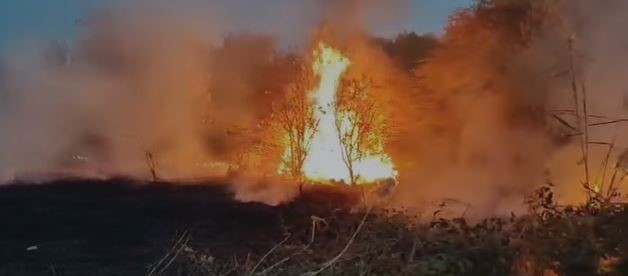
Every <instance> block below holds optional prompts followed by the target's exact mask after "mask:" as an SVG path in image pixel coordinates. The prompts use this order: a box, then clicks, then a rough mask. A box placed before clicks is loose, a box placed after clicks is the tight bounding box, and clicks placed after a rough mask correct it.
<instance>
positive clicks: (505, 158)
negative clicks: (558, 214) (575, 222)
mask: <svg viewBox="0 0 628 276" xmlns="http://www.w3.org/2000/svg"><path fill="white" fill-rule="evenodd" d="M497 2H499V1H497ZM555 2H556V3H558V4H556V3H552V1H545V3H548V4H550V5H548V7H551V9H547V10H542V13H543V12H544V13H545V14H544V15H543V16H545V17H546V21H545V22H544V24H542V25H540V26H539V29H538V32H535V33H533V35H532V36H531V37H532V39H531V41H529V42H525V43H524V44H525V45H524V46H513V45H512V44H509V43H510V42H508V41H509V39H510V37H509V36H508V35H504V31H503V29H500V28H506V31H507V32H506V34H508V33H509V32H512V30H508V29H507V27H496V25H490V24H485V22H478V21H475V20H473V19H471V20H468V21H465V20H467V19H469V17H468V16H469V13H462V14H460V15H459V18H457V19H458V20H459V21H456V22H455V23H456V24H453V23H452V25H451V26H450V28H449V29H448V31H447V33H446V34H445V36H444V38H443V41H442V43H443V47H441V49H439V50H437V51H436V53H435V54H434V56H433V57H432V59H431V60H429V61H428V62H427V63H426V64H425V65H424V66H422V67H421V68H419V70H418V71H417V77H418V78H420V80H419V81H418V82H419V85H420V92H419V98H423V99H422V100H421V102H423V103H424V104H425V105H426V107H423V108H422V111H423V114H421V117H422V118H417V120H416V123H417V126H416V127H415V128H413V129H414V130H415V133H413V135H411V136H412V137H413V140H414V141H415V143H414V144H412V143H411V142H406V144H405V145H406V146H407V148H406V149H407V150H408V151H407V152H408V154H413V155H414V156H415V159H414V160H415V164H414V165H413V166H410V167H409V168H408V169H407V171H406V172H401V185H400V187H399V189H398V193H397V195H396V199H397V202H398V203H399V204H400V205H403V206H406V207H417V210H419V211H422V212H424V214H425V216H427V217H430V216H432V215H433V214H434V211H436V210H439V209H442V210H441V211H440V212H437V213H438V214H439V215H443V214H447V215H453V216H460V215H464V216H466V217H467V218H477V217H483V216H486V215H507V214H509V213H510V212H511V211H515V212H521V211H525V208H526V205H525V203H524V202H525V198H526V196H530V195H532V194H533V191H534V190H535V189H536V188H539V187H540V186H542V185H545V184H547V183H552V184H553V185H555V191H556V192H557V193H558V195H559V196H560V197H559V201H562V202H564V203H581V202H583V201H584V200H585V198H586V193H585V189H583V183H584V181H585V178H584V164H583V161H582V151H581V147H580V144H579V139H580V138H579V135H578V132H579V131H574V130H572V129H569V127H568V126H566V125H565V122H566V124H568V125H571V126H572V127H574V128H577V124H576V122H577V120H576V118H575V116H574V113H573V112H571V113H570V110H571V111H573V110H574V109H575V105H574V101H573V96H572V95H573V92H572V90H571V79H572V78H571V74H570V70H571V69H570V60H571V59H570V55H571V54H573V60H574V63H575V65H574V67H575V68H574V69H575V70H574V71H575V72H576V79H577V81H578V85H577V86H578V89H582V86H583V85H584V86H585V87H586V91H587V97H586V102H587V105H588V114H589V115H594V117H591V118H590V120H589V124H592V123H597V122H604V121H611V120H613V119H622V118H626V117H627V116H628V114H627V112H626V105H625V101H624V100H623V99H624V98H625V97H626V94H625V93H626V88H627V85H628V83H626V81H625V78H622V77H621V74H622V72H624V71H625V68H624V67H625V65H624V64H623V63H622V62H621V60H622V59H623V57H624V56H625V48H624V47H625V45H626V36H625V35H624V34H622V29H623V28H624V27H623V26H625V24H624V23H625V21H626V19H625V18H626V12H627V11H628V9H627V6H626V3H624V2H621V3H619V2H612V3H611V2H603V3H600V2H591V1H555ZM532 3H535V2H532ZM540 3H541V1H539V2H537V4H540ZM541 5H542V4H541ZM502 12H508V9H504V10H502ZM465 16H466V17H465ZM513 16H517V15H516V14H515V15H513ZM461 22H464V23H461ZM521 26H525V24H524V23H520V22H517V28H522V27H521ZM515 32H516V31H515ZM570 38H571V39H573V40H572V42H573V48H574V50H573V51H570V46H569V40H570ZM580 91H581V90H580ZM579 93H581V92H579ZM579 106H580V107H579V108H580V112H581V114H580V115H581V116H583V113H582V112H583V111H582V110H583V108H582V97H581V98H580V103H579ZM555 116H559V117H560V118H561V120H560V121H559V120H557V119H556V117H555ZM598 116H603V117H605V118H599V117H598ZM626 130H627V129H626V128H625V127H622V126H621V125H618V124H613V125H604V126H593V127H590V128H589V141H590V142H591V143H590V145H589V154H588V155H589V160H588V164H589V175H590V177H589V182H590V184H591V185H595V184H599V183H601V182H602V180H603V179H605V181H606V182H609V179H610V178H611V175H612V173H613V171H614V168H613V167H614V165H615V164H616V163H617V161H618V157H619V155H620V154H622V153H623V152H624V151H625V149H626V145H625V139H626V136H625V135H626V134H628V132H627V131H626ZM613 141H614V142H615V144H614V149H613V151H612V152H611V155H610V160H609V161H608V163H609V164H608V170H607V171H606V172H604V171H603V170H602V168H603V167H604V160H605V156H606V154H607V152H608V145H604V144H600V143H610V142H613ZM410 149H414V150H412V151H411V150H410ZM404 158H408V159H412V158H413V157H411V156H406V157H404ZM620 161H621V160H620ZM620 163H621V162H620ZM619 167H621V166H619ZM619 167H618V171H619V172H620V173H619V175H622V170H623V169H622V168H619ZM606 185H608V184H606ZM603 192H604V191H603ZM441 203H445V205H442V204H441ZM443 206H446V207H443Z"/></svg>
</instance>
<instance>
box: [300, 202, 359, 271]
mask: <svg viewBox="0 0 628 276" xmlns="http://www.w3.org/2000/svg"><path fill="white" fill-rule="evenodd" d="M370 213H371V210H370V209H369V210H368V211H367V212H366V213H365V214H364V217H363V218H362V221H361V222H360V225H358V228H357V229H355V232H353V236H351V239H350V240H349V241H348V242H347V244H346V245H345V247H344V248H343V249H342V251H340V253H338V255H336V256H335V257H334V258H332V259H331V260H329V261H327V262H325V263H324V264H323V266H322V267H321V268H320V269H318V270H316V271H312V272H307V273H304V274H303V276H315V275H318V274H319V273H321V272H323V271H324V270H325V269H327V268H329V267H330V266H332V265H333V264H334V263H336V262H337V261H338V260H339V259H340V258H341V257H342V256H343V255H344V254H345V253H346V252H347V250H348V249H349V247H350V246H351V244H353V241H354V240H355V238H356V237H357V236H358V233H360V230H362V227H363V226H364V222H366V218H367V217H368V216H369V214H370Z"/></svg>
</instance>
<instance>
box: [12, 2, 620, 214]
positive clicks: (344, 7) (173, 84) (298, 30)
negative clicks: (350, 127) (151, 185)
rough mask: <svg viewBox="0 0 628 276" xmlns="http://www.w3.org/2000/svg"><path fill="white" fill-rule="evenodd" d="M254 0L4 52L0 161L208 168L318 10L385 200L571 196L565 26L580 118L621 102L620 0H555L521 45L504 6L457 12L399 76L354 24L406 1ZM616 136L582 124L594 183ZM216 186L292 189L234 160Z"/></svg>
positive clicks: (260, 196) (120, 13)
mask: <svg viewBox="0 0 628 276" xmlns="http://www.w3.org/2000/svg"><path fill="white" fill-rule="evenodd" d="M252 2H253V1H252V0H238V1H214V2H212V3H211V4H207V3H204V2H201V1H198V2H197V1H186V2H185V3H178V4H177V5H173V4H168V3H167V2H165V1H164V2H151V3H148V1H141V2H136V3H133V4H131V5H125V6H111V7H108V8H103V9H100V10H98V11H95V12H94V13H93V14H92V15H91V16H90V17H89V18H88V20H85V21H84V22H83V27H82V28H83V29H82V32H81V35H80V37H79V38H78V39H77V40H76V42H75V43H73V44H71V45H69V46H66V45H54V47H49V48H47V50H46V51H45V52H32V51H27V50H20V51H14V52H12V53H11V55H9V56H8V58H7V59H6V60H5V61H3V66H2V67H0V129H2V130H3V133H2V135H1V136H0V152H1V153H2V154H1V155H0V177H2V178H3V179H4V180H11V179H14V178H27V179H32V178H37V177H43V179H44V180H45V179H49V178H50V177H52V176H53V174H56V173H61V174H68V173H69V174H79V175H82V176H90V177H111V176H115V175H122V176H132V177H136V178H140V179H150V178H152V175H151V169H153V170H154V171H155V173H156V174H157V177H158V178H160V179H168V180H170V179H177V180H181V179H189V178H195V177H205V176H215V175H224V174H225V173H226V172H227V170H228V168H229V163H231V161H233V159H234V158H240V157H241V156H240V151H241V150H242V149H243V148H246V147H249V146H251V144H252V143H254V142H255V141H254V140H255V139H239V138H238V139H236V137H239V136H238V135H239V134H242V133H241V132H239V130H240V129H244V130H247V131H251V130H255V129H256V127H257V124H258V123H259V121H260V118H262V117H264V116H266V115H268V114H267V113H268V112H269V107H270V106H272V105H271V104H272V101H273V100H274V99H276V97H280V96H277V94H279V93H272V92H276V91H278V90H281V88H282V86H283V85H285V84H289V83H290V82H291V81H293V80H294V79H295V71H296V70H293V69H294V68H291V67H289V66H288V65H286V64H288V63H282V62H284V61H285V60H284V58H285V57H286V56H289V55H290V54H296V55H306V54H303V53H300V52H295V53H287V52H285V51H284V52H281V51H280V52H279V54H277V53H278V52H277V49H283V50H285V49H286V48H289V47H286V46H288V45H290V46H297V48H298V47H303V46H306V45H308V44H309V43H310V42H311V41H310V40H311V38H312V37H315V38H320V37H319V35H320V32H318V27H320V26H321V24H322V25H326V26H327V27H328V28H329V29H332V30H333V32H330V33H331V35H330V34H323V35H322V37H324V38H325V39H329V40H330V41H328V42H330V43H331V44H332V45H335V46H339V48H341V49H342V50H343V51H346V53H347V55H348V56H349V57H350V58H351V60H352V64H353V66H352V68H351V69H350V72H349V73H348V74H351V75H352V76H359V75H361V74H369V75H370V76H371V77H372V78H373V79H374V80H375V82H376V83H378V84H379V85H381V87H380V89H379V90H378V91H380V92H381V93H380V95H378V101H379V103H380V104H382V105H383V106H385V107H386V109H385V111H386V112H388V113H389V115H390V118H391V120H392V121H393V122H395V125H394V127H393V128H392V129H391V132H392V133H391V134H392V136H391V139H390V145H389V149H387V150H389V152H390V154H391V155H392V156H393V159H394V161H395V164H396V165H397V167H398V169H399V173H400V176H401V177H400V179H399V180H400V185H399V186H398V189H397V191H396V193H395V195H394V198H393V201H394V203H395V204H396V205H401V206H404V207H408V208H417V209H418V210H420V211H421V212H424V213H425V214H427V215H430V214H431V213H432V212H433V211H434V210H435V209H439V208H441V207H439V206H441V203H442V202H443V201H445V202H447V204H446V205H447V207H452V208H453V209H448V211H451V213H450V214H451V215H461V214H465V215H467V216H469V217H482V216H486V215H505V214H509V213H510V212H511V211H521V210H524V208H525V204H524V197H525V196H526V195H530V194H531V193H532V192H533V191H534V189H536V188H538V187H539V186H541V185H544V184H545V183H546V182H552V183H554V184H555V185H556V191H557V192H558V193H559V195H560V196H561V197H560V199H561V200H563V201H565V202H570V203H573V202H577V201H581V200H582V199H583V197H584V193H583V191H582V188H581V186H582V185H581V182H582V181H583V174H582V171H583V164H582V162H581V160H580V159H581V156H582V153H581V148H580V146H579V143H578V141H579V140H578V139H579V138H578V136H577V135H576V136H573V135H572V137H567V136H569V134H570V132H569V131H571V130H569V129H568V128H567V127H566V126H565V125H564V122H567V124H572V125H574V124H576V123H577V120H576V118H575V116H573V113H572V114H571V115H570V114H569V110H573V109H574V104H573V100H572V98H573V97H572V96H571V94H572V91H571V87H570V80H571V78H570V74H569V73H568V72H569V68H570V62H569V61H570V54H572V52H570V51H569V45H568V38H569V37H573V38H574V40H573V41H574V49H575V50H574V51H573V56H574V60H575V63H576V68H577V70H576V71H577V77H578V79H579V80H581V83H582V84H584V85H585V86H586V88H587V89H586V90H587V97H586V102H587V106H588V112H589V114H591V115H595V117H591V123H598V122H605V121H607V120H613V119H625V118H628V114H627V113H628V112H627V111H626V102H628V101H627V100H626V99H625V98H626V91H627V90H628V83H627V82H626V81H625V80H624V79H625V78H623V76H622V74H623V72H625V71H626V70H625V69H628V68H625V67H626V66H627V65H625V64H624V63H622V60H623V57H624V56H625V54H624V50H623V49H625V46H626V45H627V44H628V39H626V38H625V36H623V35H622V30H623V26H625V23H626V22H625V21H626V20H627V19H626V18H627V17H626V16H625V15H626V14H625V12H626V10H628V9H627V8H628V6H627V4H625V3H619V2H618V3H613V4H611V3H606V2H604V3H603V4H600V3H597V2H595V3H593V2H590V1H589V2H587V1H584V0H582V1H569V2H566V1H563V2H561V1H559V2H561V3H562V5H556V6H552V7H553V8H555V10H552V11H551V12H549V11H544V13H542V15H543V16H546V17H548V18H551V20H545V21H543V24H541V25H539V26H538V31H537V32H535V33H534V35H533V36H532V37H533V39H531V41H526V42H525V43H523V44H525V46H521V44H522V43H521V42H520V41H518V40H517V39H519V38H520V37H521V36H524V35H519V36H517V35H515V36H513V35H512V32H513V30H516V32H523V31H522V30H524V29H525V28H522V27H521V26H522V25H521V24H519V23H520V22H519V21H522V20H524V18H523V17H519V16H520V14H518V13H517V14H514V15H513V16H511V17H508V16H507V18H508V20H512V21H513V22H514V23H515V24H511V25H509V24H496V25H495V24H485V23H486V22H482V21H478V20H476V19H477V18H475V17H474V15H469V14H468V13H467V14H462V15H461V16H459V18H457V21H456V24H451V25H450V26H449V27H448V29H447V31H446V33H445V34H444V36H443V37H442V39H441V41H440V42H441V45H440V47H439V48H438V49H437V50H436V51H434V53H433V54H432V56H431V57H430V59H429V60H428V61H426V62H425V63H423V64H422V65H421V66H419V67H418V68H417V70H416V72H414V75H412V76H411V75H408V74H407V73H405V72H403V71H402V70H401V69H400V68H397V67H396V66H397V65H395V63H394V62H393V61H391V60H390V58H389V57H388V56H386V54H385V53H384V52H383V51H382V50H381V49H378V48H377V47H374V46H373V45H372V44H370V43H371V42H370V41H368V40H367V39H365V36H366V34H369V33H373V32H380V31H382V30H387V29H393V28H394V27H396V26H400V25H403V23H404V21H405V19H407V16H409V15H408V14H405V12H404V11H407V10H409V9H408V8H407V7H408V5H409V2H408V1H401V0H399V1H386V2H385V3H384V1H375V0H372V1H371V0H347V1H331V0H328V1H315V0H311V1H304V2H299V3H296V2H295V1H288V0H274V1H267V2H266V4H265V5H259V3H254V4H253V3H252ZM535 3H537V2H535ZM538 3H541V2H538ZM547 3H550V2H547ZM508 11H509V9H504V10H501V11H498V12H508ZM277 14H279V15H277ZM523 14H525V15H528V14H527V13H523ZM304 15H307V16H304ZM495 18H501V17H495ZM489 19H491V20H492V19H494V18H492V17H489ZM511 23H512V22H511ZM527 23H530V22H527ZM532 23H535V24H536V23H538V22H531V24H532ZM496 26H497V27H496ZM533 29H534V27H533ZM243 32H244V33H247V35H240V36H238V35H233V34H234V33H235V34H237V33H243ZM303 48H307V47H303ZM565 72H567V73H565ZM277 84H280V85H277ZM555 111H562V112H563V113H560V114H557V113H555ZM554 115H557V116H560V118H561V119H562V121H564V122H559V121H557V120H556V118H555V117H554ZM570 116H571V117H570ZM234 133H235V135H234ZM565 134H567V135H565ZM571 134H573V133H571ZM627 134H628V132H626V131H625V130H624V128H623V126H622V125H621V123H620V124H611V125H603V126H595V127H591V128H590V133H589V140H590V141H593V142H612V141H614V142H615V143H614V145H613V149H612V151H611V158H610V160H611V161H610V162H609V165H608V166H606V167H608V168H609V171H608V172H606V173H603V172H602V168H604V167H605V166H604V165H603V164H604V159H605V156H606V153H607V149H608V145H603V144H601V143H594V144H591V145H590V146H589V149H590V150H589V156H590V159H589V168H590V175H591V176H590V179H591V182H594V181H595V182H596V183H601V182H603V181H602V178H604V179H606V181H608V178H609V175H610V174H611V173H612V172H611V171H610V169H613V168H614V165H615V164H619V165H620V166H617V167H616V168H617V169H618V170H619V171H621V172H622V173H623V168H622V167H621V165H622V164H623V163H622V162H617V160H619V159H618V158H619V156H620V155H621V154H622V153H623V152H624V151H625V149H626V148H627V147H628V145H626V144H625V141H626V138H628V137H627ZM619 161H621V160H619ZM260 162H264V161H260ZM265 163H267V164H265V165H267V166H268V165H273V164H274V163H272V162H265ZM258 169H259V168H258ZM271 169H272V168H271ZM258 173H259V172H258ZM232 188H233V191H234V193H236V195H237V198H238V199H240V200H243V201H263V202H267V203H269V204H275V205H276V204H279V203H281V202H284V201H286V200H290V199H291V198H293V197H294V196H295V195H296V194H297V192H296V190H295V187H294V185H291V184H287V183H284V182H282V181H280V180H277V179H272V178H266V179H260V178H257V177H252V176H249V174H248V173H246V174H245V175H243V176H238V177H236V178H235V179H234V185H233V186H232Z"/></svg>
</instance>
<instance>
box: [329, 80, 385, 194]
mask: <svg viewBox="0 0 628 276" xmlns="http://www.w3.org/2000/svg"><path fill="white" fill-rule="evenodd" d="M373 89H376V87H375V85H374V84H373V82H372V81H371V80H370V79H367V78H366V77H362V78H361V79H350V80H346V81H343V84H342V90H341V91H340V94H339V96H338V99H337V100H336V106H335V111H336V122H335V124H336V129H337V133H338V139H339V142H340V145H341V154H342V160H343V162H344V163H345V166H346V167H347V170H348V172H349V178H350V183H349V184H351V185H355V184H357V183H358V181H359V180H360V175H358V174H356V172H355V165H356V163H357V162H358V161H360V160H363V159H364V158H365V157H366V156H367V155H369V154H380V153H382V152H383V150H384V149H383V148H382V147H381V144H382V139H383V137H382V135H384V133H385V132H384V131H383V127H385V125H386V123H385V119H384V116H382V114H381V112H378V111H377V105H376V101H375V100H374V99H373V98H372V97H371V95H370V93H371V90H373Z"/></svg>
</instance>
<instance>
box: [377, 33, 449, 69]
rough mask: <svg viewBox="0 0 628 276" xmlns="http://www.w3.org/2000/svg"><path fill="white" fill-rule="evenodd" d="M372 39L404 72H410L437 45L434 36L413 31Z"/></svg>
mask: <svg viewBox="0 0 628 276" xmlns="http://www.w3.org/2000/svg"><path fill="white" fill-rule="evenodd" d="M374 41H375V43H376V44H377V45H379V46H380V47H382V49H383V50H384V51H385V52H386V53H387V54H388V55H389V56H390V57H392V59H393V60H394V61H395V62H396V63H397V64H398V65H399V66H400V68H402V69H403V70H404V71H406V72H412V70H414V69H415V68H416V66H417V65H418V64H419V63H420V62H421V61H422V60H424V59H426V58H428V57H429V55H430V54H431V53H432V51H433V50H434V49H435V48H436V47H437V46H438V39H437V38H436V37H435V36H433V35H431V34H425V35H418V34H416V33H414V32H403V33H400V34H398V35H397V36H396V37H395V38H393V39H385V38H376V39H374Z"/></svg>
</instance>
